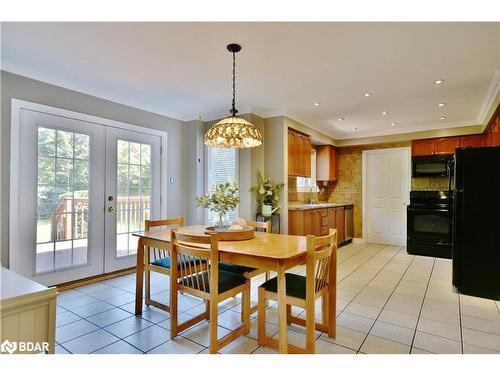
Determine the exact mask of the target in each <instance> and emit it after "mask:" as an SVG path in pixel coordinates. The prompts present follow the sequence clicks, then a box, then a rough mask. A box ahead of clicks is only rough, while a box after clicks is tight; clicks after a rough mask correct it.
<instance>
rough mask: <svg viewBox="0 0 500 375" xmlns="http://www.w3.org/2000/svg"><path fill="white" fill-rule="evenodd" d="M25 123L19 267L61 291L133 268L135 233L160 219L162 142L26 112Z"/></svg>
mask: <svg viewBox="0 0 500 375" xmlns="http://www.w3.org/2000/svg"><path fill="white" fill-rule="evenodd" d="M19 116H20V117H19V119H20V122H19V123H20V127H19V159H18V161H19V162H18V165H19V166H18V169H19V172H18V173H19V175H18V176H19V177H18V186H19V188H18V199H17V205H18V212H17V223H14V225H15V226H16V228H17V229H16V231H14V232H11V234H12V233H14V234H15V236H16V238H15V241H14V243H15V244H16V246H15V247H16V248H15V249H11V251H10V253H11V268H12V269H13V270H14V271H16V272H18V273H21V274H23V275H25V276H27V277H29V278H31V279H33V280H36V281H38V282H40V283H42V284H45V285H54V284H59V283H63V282H67V281H71V280H77V279H81V278H85V277H89V276H94V275H98V274H102V273H105V272H111V271H115V270H118V269H122V268H126V267H131V266H133V265H134V263H135V253H136V248H137V241H136V239H135V238H136V237H135V236H133V233H136V232H139V231H141V230H143V229H144V220H145V219H149V218H158V217H159V216H160V194H161V193H160V191H161V190H160V180H161V178H160V170H161V168H160V164H161V160H160V144H161V137H160V136H158V135H152V134H147V133H142V132H137V131H130V130H124V129H119V128H115V127H111V126H106V125H99V124H96V123H90V122H87V121H83V120H78V119H73V118H68V117H62V116H57V115H52V114H47V113H41V112H37V111H32V110H26V109H21V110H20V114H19ZM11 216H12V215H11ZM11 244H12V241H11ZM12 255H14V256H12Z"/></svg>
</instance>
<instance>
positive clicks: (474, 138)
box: [460, 134, 484, 147]
mask: <svg viewBox="0 0 500 375" xmlns="http://www.w3.org/2000/svg"><path fill="white" fill-rule="evenodd" d="M483 145H484V137H483V135H482V134H475V135H464V136H462V137H460V147H483Z"/></svg>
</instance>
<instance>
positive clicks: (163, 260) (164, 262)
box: [151, 257, 206, 269]
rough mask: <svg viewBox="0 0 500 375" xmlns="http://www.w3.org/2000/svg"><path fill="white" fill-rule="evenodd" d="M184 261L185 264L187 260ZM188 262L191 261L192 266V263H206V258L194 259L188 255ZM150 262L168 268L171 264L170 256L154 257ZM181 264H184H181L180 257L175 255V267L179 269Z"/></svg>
mask: <svg viewBox="0 0 500 375" xmlns="http://www.w3.org/2000/svg"><path fill="white" fill-rule="evenodd" d="M184 263H185V264H186V265H188V262H187V261H184ZM189 263H191V266H193V265H194V264H200V263H206V260H205V259H199V258H196V259H195V258H194V257H189ZM151 264H154V265H155V266H159V267H164V268H170V265H171V263H170V257H165V258H160V259H156V260H155V261H154V262H153V263H151ZM181 265H184V264H181V258H180V257H177V269H180V268H181Z"/></svg>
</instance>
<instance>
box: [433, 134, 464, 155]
mask: <svg viewBox="0 0 500 375" xmlns="http://www.w3.org/2000/svg"><path fill="white" fill-rule="evenodd" d="M457 147H460V137H445V138H437V139H436V149H435V153H436V154H454V153H455V149H456V148H457Z"/></svg>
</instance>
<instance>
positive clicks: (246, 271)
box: [219, 220, 272, 321]
mask: <svg viewBox="0 0 500 375" xmlns="http://www.w3.org/2000/svg"><path fill="white" fill-rule="evenodd" d="M245 224H246V225H248V226H250V227H253V228H254V229H255V230H256V231H258V230H260V231H262V232H265V233H271V230H272V222H271V220H269V221H266V222H262V221H250V220H245ZM219 269H220V270H222V271H227V272H233V273H236V274H238V275H243V276H244V277H246V278H247V279H248V280H250V279H251V278H252V277H255V276H258V275H261V274H263V273H265V274H266V281H267V280H269V276H270V272H269V271H264V270H259V269H257V268H252V267H245V266H239V265H237V264H231V263H220V264H219ZM257 308H258V304H255V305H254V306H252V307H251V308H250V313H251V314H252V313H254V312H255V311H257ZM241 319H242V321H243V311H242V315H241Z"/></svg>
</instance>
